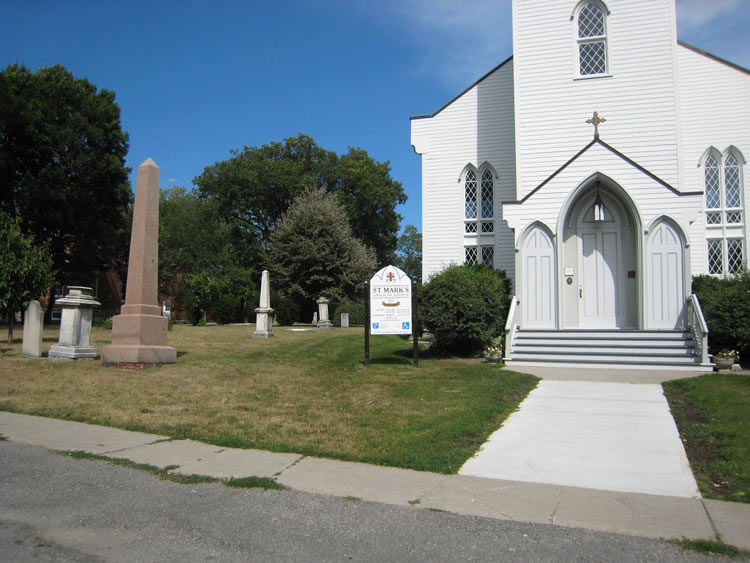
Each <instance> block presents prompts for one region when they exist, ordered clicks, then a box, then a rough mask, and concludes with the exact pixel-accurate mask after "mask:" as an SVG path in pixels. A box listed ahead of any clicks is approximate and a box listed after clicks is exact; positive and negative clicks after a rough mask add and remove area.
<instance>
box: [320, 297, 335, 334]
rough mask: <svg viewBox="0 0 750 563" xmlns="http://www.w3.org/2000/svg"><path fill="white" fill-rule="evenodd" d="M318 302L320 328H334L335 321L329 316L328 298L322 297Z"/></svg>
mask: <svg viewBox="0 0 750 563" xmlns="http://www.w3.org/2000/svg"><path fill="white" fill-rule="evenodd" d="M316 303H317V304H318V328H333V323H332V322H331V320H330V319H329V318H328V299H326V298H325V297H321V298H320V299H318V300H317V301H316Z"/></svg>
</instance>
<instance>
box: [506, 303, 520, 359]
mask: <svg viewBox="0 0 750 563" xmlns="http://www.w3.org/2000/svg"><path fill="white" fill-rule="evenodd" d="M520 304H521V301H520V300H519V299H518V297H516V296H515V295H514V296H513V298H512V299H511V300H510V307H509V308H508V320H507V321H505V359H506V360H509V359H511V357H510V354H511V347H512V346H513V338H515V336H516V331H517V330H518V322H519V320H518V315H519V314H520V312H521V308H520V307H519V305H520Z"/></svg>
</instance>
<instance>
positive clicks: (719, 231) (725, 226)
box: [699, 147, 748, 276]
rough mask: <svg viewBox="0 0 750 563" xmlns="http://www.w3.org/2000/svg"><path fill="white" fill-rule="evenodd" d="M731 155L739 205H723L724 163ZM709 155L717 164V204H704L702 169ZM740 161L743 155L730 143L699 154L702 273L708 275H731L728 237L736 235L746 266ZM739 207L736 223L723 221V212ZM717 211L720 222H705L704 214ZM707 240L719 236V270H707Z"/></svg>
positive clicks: (741, 166)
mask: <svg viewBox="0 0 750 563" xmlns="http://www.w3.org/2000/svg"><path fill="white" fill-rule="evenodd" d="M730 156H732V157H734V159H735V160H736V161H737V165H738V174H739V191H740V205H739V207H727V206H726V163H727V159H728V158H729V157H730ZM711 157H713V158H714V159H715V160H716V163H717V166H718V177H719V207H712V208H710V209H709V208H708V207H707V205H706V171H705V166H706V162H707V161H708V159H709V158H711ZM744 164H745V159H744V157H743V156H742V154H741V153H740V152H739V151H738V150H736V149H735V148H734V147H730V148H728V149H727V150H725V151H724V152H723V153H720V152H719V151H718V150H716V149H715V148H713V147H712V148H710V149H709V150H707V151H706V152H705V153H704V154H703V157H702V158H701V160H700V162H699V165H700V167H701V168H703V174H702V176H701V177H702V180H703V197H702V200H703V218H704V225H705V234H706V236H705V239H706V240H705V243H704V246H703V248H704V251H705V253H706V273H707V274H709V275H712V276H726V275H734V274H733V273H731V272H729V240H733V239H740V240H741V241H742V242H741V244H742V269H747V267H748V248H747V237H746V235H745V230H746V225H747V220H748V218H747V206H746V201H745V181H744V174H743V172H744ZM733 211H739V212H740V213H741V218H742V221H741V222H740V223H727V221H726V216H727V213H728V212H730V213H731V212H733ZM709 213H718V214H720V216H721V222H719V223H714V224H709V223H708V214H709ZM709 240H721V241H722V242H721V248H722V257H721V262H722V264H721V272H717V273H711V272H710V263H709V252H708V246H709V242H708V241H709Z"/></svg>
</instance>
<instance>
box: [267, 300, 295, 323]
mask: <svg viewBox="0 0 750 563" xmlns="http://www.w3.org/2000/svg"><path fill="white" fill-rule="evenodd" d="M271 307H272V308H273V310H274V311H275V314H276V317H275V319H276V322H277V323H279V324H280V325H283V326H290V325H293V324H294V323H295V322H297V321H299V320H300V319H299V317H300V307H299V305H298V304H297V303H296V302H295V301H294V300H293V299H290V298H289V297H281V296H276V295H274V294H271Z"/></svg>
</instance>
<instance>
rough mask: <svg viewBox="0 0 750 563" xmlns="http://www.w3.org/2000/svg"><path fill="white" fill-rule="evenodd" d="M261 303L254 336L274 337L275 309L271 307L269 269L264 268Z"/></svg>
mask: <svg viewBox="0 0 750 563" xmlns="http://www.w3.org/2000/svg"><path fill="white" fill-rule="evenodd" d="M259 305H260V306H259V307H258V308H257V309H255V332H254V333H253V338H273V309H271V289H270V287H269V286H268V270H263V274H262V275H261V277H260V304H259Z"/></svg>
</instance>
